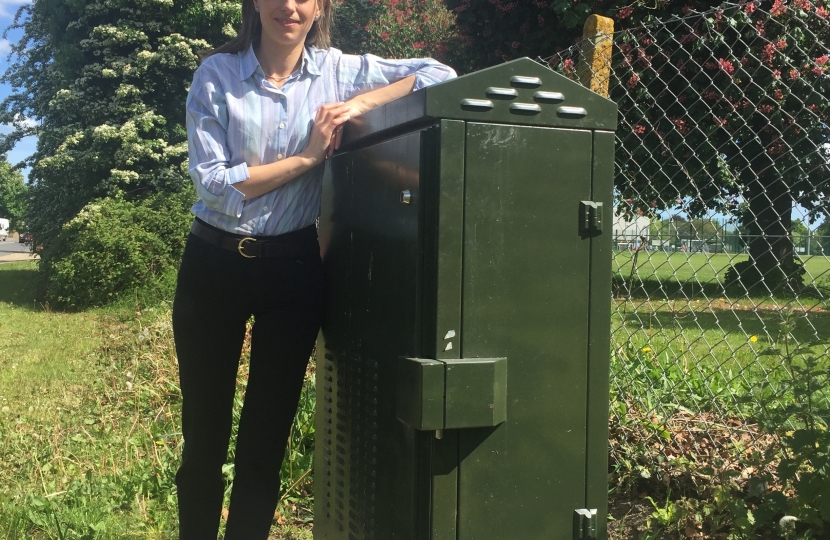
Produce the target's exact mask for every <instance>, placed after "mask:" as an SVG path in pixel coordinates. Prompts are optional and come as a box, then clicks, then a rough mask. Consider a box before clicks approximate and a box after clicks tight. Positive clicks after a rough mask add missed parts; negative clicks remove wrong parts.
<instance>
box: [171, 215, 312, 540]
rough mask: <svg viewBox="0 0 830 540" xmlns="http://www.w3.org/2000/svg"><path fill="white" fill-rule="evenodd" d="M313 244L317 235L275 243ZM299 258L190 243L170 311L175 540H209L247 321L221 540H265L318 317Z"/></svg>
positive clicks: (306, 261)
mask: <svg viewBox="0 0 830 540" xmlns="http://www.w3.org/2000/svg"><path fill="white" fill-rule="evenodd" d="M279 238H280V239H281V240H282V241H286V242H291V243H298V244H301V245H308V244H309V243H313V245H314V246H318V244H317V233H316V230H315V229H314V227H313V226H312V227H308V228H306V229H303V230H301V231H295V232H291V233H288V234H286V235H281V236H280V237H279ZM309 251H312V254H311V255H308V256H302V257H300V258H280V257H275V258H256V259H248V258H245V257H243V256H242V255H240V254H239V253H236V252H232V251H227V250H224V249H222V248H220V247H217V246H214V245H211V244H209V243H207V242H205V241H203V240H201V239H199V238H197V237H195V236H193V235H192V234H191V235H190V237H189V238H188V240H187V245H186V247H185V252H184V257H183V259H182V264H181V268H180V270H179V277H178V284H177V288H176V296H175V300H174V302H173V334H174V337H175V341H176V353H177V355H178V359H179V378H180V383H181V390H182V400H183V402H182V431H183V436H184V453H183V457H182V463H181V467H180V468H179V470H178V473H177V474H176V485H177V486H178V498H179V528H180V539H181V540H216V536H217V533H218V529H219V518H220V514H221V509H222V497H223V493H224V488H225V482H224V479H223V476H222V465H223V464H224V463H225V461H226V459H227V456H228V442H229V439H230V435H231V424H232V407H233V398H234V390H235V386H236V375H237V369H238V366H239V358H240V354H241V350H242V343H243V340H244V337H245V323H246V321H247V320H248V318H249V317H250V316H251V315H253V316H254V326H253V333H252V338H251V363H250V370H249V374H248V386H247V389H246V392H245V403H244V405H243V408H242V415H241V418H240V421H239V428H238V433H237V442H236V456H235V461H234V469H235V477H234V483H233V490H232V492H231V503H230V509H229V517H228V522H227V527H226V532H225V539H226V540H259V539H262V540H264V539H266V538H267V537H268V531H269V529H270V526H271V522H272V520H273V517H274V511H275V509H276V505H277V502H278V499H279V489H280V467H281V465H282V461H283V458H284V455H285V448H286V443H287V440H288V435H289V430H290V428H291V422H292V420H293V418H294V415H295V414H296V410H297V402H298V400H299V396H300V392H301V390H302V384H303V376H304V374H305V370H306V366H307V363H308V358H309V355H310V353H311V351H312V349H313V347H314V340H315V339H316V337H317V332H318V330H319V328H320V322H321V318H322V313H323V299H324V293H323V272H322V263H321V261H320V256H319V246H318V248H317V250H316V251H314V250H309Z"/></svg>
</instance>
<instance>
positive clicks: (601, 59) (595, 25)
mask: <svg viewBox="0 0 830 540" xmlns="http://www.w3.org/2000/svg"><path fill="white" fill-rule="evenodd" d="M582 37H583V38H584V40H583V45H582V60H580V62H579V67H578V73H579V80H580V82H582V85H583V86H586V87H588V88H590V89H591V90H593V91H594V92H596V93H597V94H600V95H601V96H605V97H608V83H609V81H610V79H611V46H612V44H613V42H614V20H613V19H609V18H608V17H603V16H601V15H591V16H590V17H588V20H587V21H585V26H584V27H583V28H582Z"/></svg>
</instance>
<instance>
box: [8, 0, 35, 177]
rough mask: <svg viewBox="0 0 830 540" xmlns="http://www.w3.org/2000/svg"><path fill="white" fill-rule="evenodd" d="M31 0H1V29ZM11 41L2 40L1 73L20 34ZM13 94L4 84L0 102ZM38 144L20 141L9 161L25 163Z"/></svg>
mask: <svg viewBox="0 0 830 540" xmlns="http://www.w3.org/2000/svg"><path fill="white" fill-rule="evenodd" d="M28 3H29V0H0V28H3V29H6V28H7V27H8V26H9V25H10V24H11V23H12V20H13V19H14V14H15V12H16V11H17V9H18V8H19V7H20V6H22V5H24V4H28ZM8 37H9V39H8V40H6V39H0V72H3V73H5V71H6V68H7V67H8V66H9V62H8V60H7V58H8V56H9V49H10V46H11V44H10V43H9V40H11V42H14V41H16V40H17V39H19V37H20V33H19V32H15V33H13V34H10V35H9V36H8ZM10 93H11V88H9V86H8V85H5V84H2V85H0V100H2V99H5V98H6V96H8V95H9V94H10ZM9 131H11V127H10V126H0V133H8V132H9ZM36 144H37V140H36V139H35V138H34V137H27V138H26V139H23V140H22V141H20V142H19V143H18V144H17V146H16V147H15V148H14V150H12V151H11V152H9V155H8V160H9V162H10V163H12V164H17V163H19V162H20V161H23V159H25V158H26V157H27V156H30V155H31V154H33V153H34V151H35V146H36ZM28 172H29V171H28V170H24V171H23V175H24V177H26V176H28Z"/></svg>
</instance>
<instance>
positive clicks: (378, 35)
mask: <svg viewBox="0 0 830 540" xmlns="http://www.w3.org/2000/svg"><path fill="white" fill-rule="evenodd" d="M334 21H335V25H334V31H333V36H332V41H333V43H334V46H335V47H338V48H340V49H342V50H343V51H344V52H347V53H352V54H363V53H372V54H376V55H378V56H381V57H384V58H419V57H432V58H437V59H439V60H441V61H443V62H447V63H450V64H453V63H456V61H457V60H458V52H459V51H460V50H461V49H460V48H459V42H458V38H457V36H456V32H455V13H453V12H452V11H450V10H448V9H447V7H446V5H445V4H444V0H353V1H345V0H341V1H339V2H338V3H337V8H336V10H335V19H334Z"/></svg>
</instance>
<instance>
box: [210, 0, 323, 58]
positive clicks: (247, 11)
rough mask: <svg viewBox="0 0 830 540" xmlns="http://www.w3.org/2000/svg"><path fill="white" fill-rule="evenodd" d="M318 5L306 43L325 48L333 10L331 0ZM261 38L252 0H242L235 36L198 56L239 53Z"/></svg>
mask: <svg viewBox="0 0 830 540" xmlns="http://www.w3.org/2000/svg"><path fill="white" fill-rule="evenodd" d="M316 2H317V3H318V4H319V5H320V18H319V19H317V20H316V21H314V22H313V23H312V25H311V29H310V30H309V31H308V35H307V36H306V37H305V44H306V45H313V46H314V47H317V48H318V49H327V48H329V47H330V46H331V19H332V15H333V12H334V4H333V2H332V0H316ZM261 38H262V22H261V21H260V19H259V12H257V10H256V9H254V0H242V28H241V29H240V30H239V34H237V35H236V37H235V38H233V39H232V40H230V41H229V42H227V43H225V44H224V45H220V46H219V47H216V48H215V49H209V50H206V51H199V58H201V59H202V60H204V59H205V58H207V57H208V56H213V55H214V54H219V53H239V52H243V51H247V50H248V47H250V46H251V45H253V46H254V47H258V46H259V41H260V39H261Z"/></svg>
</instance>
